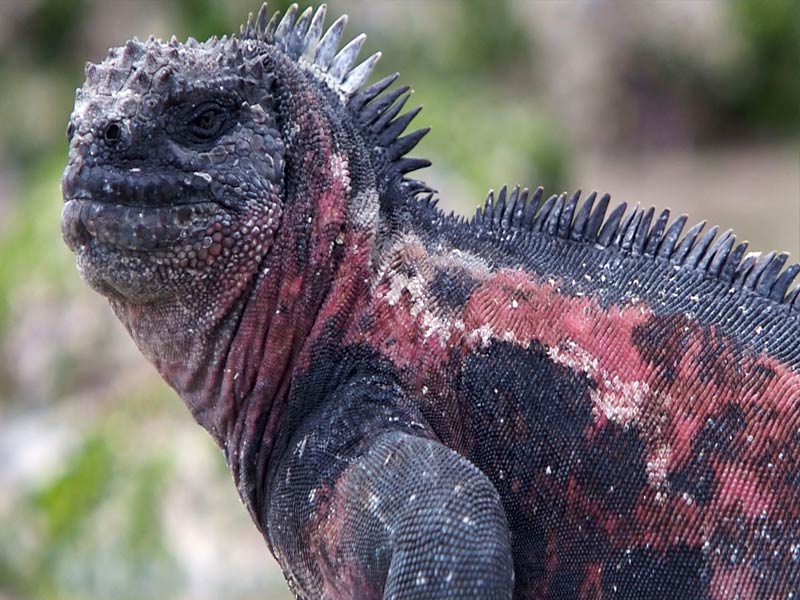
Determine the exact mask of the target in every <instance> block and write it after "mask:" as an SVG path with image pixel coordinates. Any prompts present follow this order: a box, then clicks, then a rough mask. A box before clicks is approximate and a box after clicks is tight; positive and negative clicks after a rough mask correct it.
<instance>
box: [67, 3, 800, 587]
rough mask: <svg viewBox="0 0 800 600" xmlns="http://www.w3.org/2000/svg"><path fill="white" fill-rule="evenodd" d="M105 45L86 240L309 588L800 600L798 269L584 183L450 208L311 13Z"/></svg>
mask: <svg viewBox="0 0 800 600" xmlns="http://www.w3.org/2000/svg"><path fill="white" fill-rule="evenodd" d="M267 16H268V15H267V11H266V7H264V8H262V10H261V12H260V13H259V15H258V17H256V18H255V19H253V18H251V19H250V20H249V21H248V23H247V25H246V26H245V27H243V29H242V32H241V35H239V36H237V37H231V38H226V37H223V38H222V39H216V38H212V39H210V40H208V41H206V42H204V43H198V42H196V41H194V40H191V39H190V40H189V41H187V42H186V43H179V42H178V41H177V40H175V39H173V40H171V41H169V42H166V43H164V42H161V41H160V40H156V39H153V38H151V39H149V40H147V41H146V42H139V41H136V40H134V41H131V42H128V43H127V45H125V46H123V47H121V48H116V49H113V50H111V52H110V54H109V56H108V57H107V58H106V59H105V60H104V61H103V62H102V63H101V64H99V65H92V64H90V65H87V69H86V83H85V84H84V86H83V87H82V88H81V89H80V90H78V93H77V97H76V102H75V110H74V112H73V114H72V116H71V118H70V125H69V129H68V136H69V138H70V152H69V163H68V165H67V167H66V169H65V171H64V176H63V181H62V185H63V192H64V200H65V204H64V209H63V215H62V228H63V233H64V239H65V240H66V242H67V244H68V245H69V247H70V248H71V249H72V250H73V251H74V252H75V254H76V257H77V263H78V269H79V271H80V273H81V275H82V277H83V278H84V279H85V280H86V281H87V283H89V285H91V286H92V287H93V288H94V289H96V290H97V291H98V292H100V293H101V294H103V295H105V296H106V297H108V299H109V302H110V304H111V307H112V308H113V310H114V311H115V313H116V314H117V316H118V317H119V318H120V320H121V321H122V323H123V324H124V325H125V327H126V328H127V329H128V331H129V332H130V334H131V336H132V337H133V339H134V341H135V342H136V344H137V345H138V347H139V348H140V349H141V351H142V352H143V353H144V355H145V356H147V358H148V359H150V360H151V361H152V362H153V364H154V365H155V366H156V368H157V369H158V370H159V372H160V373H161V374H162V376H163V377H164V378H165V379H166V380H167V381H168V382H169V384H170V385H171V386H172V387H173V388H175V390H176V391H177V392H178V394H179V395H180V396H181V398H183V400H184V401H185V403H186V405H187V406H188V407H189V409H190V410H191V412H192V414H193V416H194V418H195V419H196V420H197V421H198V422H199V423H200V424H201V425H203V427H205V428H206V429H207V430H208V431H209V432H210V433H211V435H212V436H213V437H214V439H215V440H216V442H217V443H218V444H219V445H220V447H221V448H222V449H223V451H224V454H225V458H226V460H227V462H228V465H229V466H230V468H231V471H232V473H233V476H234V480H235V483H236V485H237V487H238V490H239V493H240V495H241V497H242V500H243V502H244V504H245V506H246V507H247V508H248V510H249V511H250V514H251V516H252V518H253V521H254V522H255V524H256V525H257V526H258V528H259V529H260V531H261V532H262V533H263V534H264V537H265V539H266V541H267V543H268V545H269V547H270V550H271V551H272V553H273V554H274V555H275V557H276V558H277V559H278V561H279V562H280V564H281V566H282V568H283V570H284V574H285V576H286V579H287V581H288V583H289V586H290V587H291V589H292V591H293V592H294V593H295V594H296V595H297V596H298V597H301V598H322V597H325V598H342V597H355V598H380V597H385V598H434V597H437V598H510V597H512V596H513V597H515V598H564V599H566V598H714V599H721V598H733V597H737V598H770V599H771V598H776V599H777V598H781V599H784V600H785V599H790V598H798V589H800V475H798V473H800V344H799V342H800V328H799V327H798V325H799V324H800V291H799V290H798V288H794V289H792V290H790V284H791V282H792V280H793V278H794V276H795V275H796V274H797V272H798V270H800V267H798V265H791V266H788V267H785V263H786V255H774V254H770V255H768V256H765V257H763V258H757V257H753V256H747V257H746V256H744V254H745V248H746V246H745V245H744V244H738V245H737V244H736V242H735V240H734V238H733V236H731V234H730V232H726V233H723V234H721V235H717V230H716V228H714V229H712V230H710V231H709V232H708V233H707V234H705V235H701V234H700V227H696V228H693V229H691V230H689V231H688V232H687V233H685V234H683V235H682V229H683V226H684V225H685V221H686V219H685V217H680V218H678V219H676V220H675V221H673V222H672V223H671V224H670V222H669V213H668V212H667V211H664V212H663V213H660V214H656V213H655V211H654V210H653V209H650V210H647V211H644V210H641V209H636V210H634V211H629V212H627V213H626V211H625V206H624V205H622V206H620V207H617V208H616V209H614V210H612V211H611V212H610V213H608V214H607V209H608V204H609V199H608V197H607V196H604V197H603V198H601V199H599V200H598V199H597V196H596V195H594V194H592V195H591V196H589V197H588V198H586V199H585V200H583V201H582V202H579V198H578V194H575V195H573V196H572V197H570V198H568V197H567V196H566V195H562V196H559V197H555V196H554V197H552V198H550V199H549V200H547V201H545V202H542V201H541V190H537V191H536V192H535V193H534V194H532V195H531V194H529V192H528V191H527V190H520V189H519V188H516V189H513V190H511V191H509V190H506V189H505V188H503V190H502V191H501V192H500V194H499V195H498V196H497V197H495V196H494V195H490V197H489V199H488V200H487V203H486V206H485V208H483V209H481V210H479V211H478V213H477V214H476V216H475V217H474V218H473V219H471V220H469V221H467V220H464V219H462V218H460V217H455V216H449V217H448V216H444V215H443V214H442V213H441V212H440V211H439V210H438V209H437V208H436V207H435V205H434V202H433V201H432V195H431V194H429V193H428V189H427V188H426V186H425V185H424V184H423V183H421V182H419V181H416V180H414V179H411V178H409V177H408V176H407V174H408V173H410V172H412V171H414V170H416V169H418V168H420V167H423V166H426V165H427V164H428V163H427V161H424V160H419V159H413V158H408V157H407V156H406V154H407V153H408V151H409V150H411V149H412V148H413V147H414V146H415V145H416V143H417V142H418V141H419V140H420V139H421V137H422V136H423V135H424V134H425V133H426V130H419V131H415V132H413V133H410V134H407V135H405V136H404V135H403V132H404V130H405V129H406V127H407V126H408V124H409V122H410V121H411V119H412V118H413V117H414V116H415V115H416V112H417V111H416V110H414V111H411V112H408V113H405V114H401V112H402V107H403V104H404V102H405V100H406V98H407V93H406V92H407V88H404V87H401V88H391V84H392V83H393V82H394V80H395V77H389V78H387V79H384V80H382V81H380V82H378V83H376V84H374V85H372V86H371V87H367V88H365V87H364V83H365V81H366V79H367V77H368V76H369V72H370V70H371V68H372V66H373V65H374V63H375V61H376V60H377V56H373V57H371V58H369V59H368V60H367V61H365V62H364V63H362V65H361V66H358V67H353V65H354V61H355V57H356V54H357V52H358V48H359V47H360V45H361V43H362V42H363V38H362V37H359V38H356V39H355V40H354V41H353V42H351V43H350V44H348V45H346V46H345V47H344V48H343V49H342V50H341V51H340V52H339V53H338V54H337V49H338V45H339V39H340V36H341V32H342V27H343V24H344V22H343V20H339V21H336V23H334V25H333V26H331V28H330V29H329V30H328V31H327V32H326V33H325V34H324V36H323V27H322V25H323V20H324V16H325V11H324V8H322V9H320V10H319V11H317V12H316V13H312V12H311V10H310V9H309V10H308V11H306V12H304V13H302V15H300V16H298V14H297V10H296V7H293V8H292V9H290V11H289V12H288V13H287V14H286V15H285V16H284V17H283V18H282V19H279V18H278V16H277V15H276V16H275V17H274V18H273V19H272V20H270V21H269V22H268V21H267Z"/></svg>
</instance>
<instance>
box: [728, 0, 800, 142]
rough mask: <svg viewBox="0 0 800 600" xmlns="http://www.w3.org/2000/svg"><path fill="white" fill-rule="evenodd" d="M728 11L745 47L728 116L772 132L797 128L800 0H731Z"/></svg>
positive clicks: (799, 118) (799, 114)
mask: <svg viewBox="0 0 800 600" xmlns="http://www.w3.org/2000/svg"><path fill="white" fill-rule="evenodd" d="M732 11H733V15H734V18H735V20H736V23H737V25H738V27H739V29H740V31H741V33H742V38H743V43H744V53H743V56H742V57H741V64H740V65H738V69H737V73H736V81H737V83H738V84H739V85H738V86H737V88H736V89H734V93H733V94H732V97H731V98H730V104H731V106H730V111H731V118H734V119H742V120H744V121H745V122H747V123H749V124H751V125H753V126H763V127H764V128H766V129H768V130H769V131H770V132H772V133H781V132H782V131H781V130H785V129H786V128H789V129H791V130H792V131H794V132H798V131H800V76H799V75H800V2H797V0H735V1H734V2H732Z"/></svg>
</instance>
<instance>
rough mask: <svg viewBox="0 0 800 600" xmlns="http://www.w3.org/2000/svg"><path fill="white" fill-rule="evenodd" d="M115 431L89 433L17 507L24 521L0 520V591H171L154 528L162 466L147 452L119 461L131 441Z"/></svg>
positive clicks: (77, 594)
mask: <svg viewBox="0 0 800 600" xmlns="http://www.w3.org/2000/svg"><path fill="white" fill-rule="evenodd" d="M128 429H130V427H128ZM119 431H121V430H120V429H118V428H116V427H112V428H109V429H108V430H106V431H102V432H101V431H95V432H90V433H89V434H88V435H87V437H86V439H85V440H84V441H83V443H82V444H81V445H80V446H79V447H78V448H77V449H76V450H75V451H74V452H72V453H71V454H70V455H69V456H68V458H67V459H66V461H65V463H64V466H63V468H62V470H61V471H60V472H59V473H57V474H56V475H55V476H54V477H53V478H51V479H49V480H47V481H45V482H44V483H43V484H41V485H40V486H39V487H38V488H37V489H35V490H33V491H32V492H31V493H30V494H29V495H28V496H27V498H23V499H22V505H21V507H20V508H19V509H18V511H19V514H18V515H17V518H18V519H19V517H24V520H22V521H21V522H19V523H12V522H11V521H10V520H9V519H3V520H0V526H2V530H3V531H4V532H5V533H3V534H0V590H3V589H5V590H8V591H13V592H15V593H17V594H24V595H25V596H26V597H32V598H43V599H50V598H84V599H94V598H98V599H99V598H110V597H114V598H142V597H155V596H158V597H164V596H165V595H167V594H168V593H169V592H170V590H173V589H175V588H176V586H177V584H178V582H179V581H180V573H178V572H177V571H176V568H175V564H174V561H173V559H172V557H171V555H170V554H169V552H168V550H167V546H166V545H165V542H164V539H163V524H162V522H161V512H162V499H163V495H164V485H165V482H166V479H167V476H168V474H169V465H168V463H167V462H165V461H164V460H162V459H160V458H158V457H157V456H155V455H153V454H152V453H151V452H145V453H137V455H136V458H133V459H131V458H130V457H129V456H126V454H127V451H128V450H129V449H130V447H131V445H132V444H135V441H134V440H132V439H130V438H129V437H128V436H127V435H125V434H120V433H119ZM11 518H13V516H12V517H11ZM9 532H15V535H13V536H11V535H9ZM15 538H16V539H17V540H24V542H23V543H20V541H17V543H15V542H14V539H15Z"/></svg>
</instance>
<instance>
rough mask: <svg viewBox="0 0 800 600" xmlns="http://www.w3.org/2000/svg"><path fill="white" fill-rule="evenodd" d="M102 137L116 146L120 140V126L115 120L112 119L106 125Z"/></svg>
mask: <svg viewBox="0 0 800 600" xmlns="http://www.w3.org/2000/svg"><path fill="white" fill-rule="evenodd" d="M103 137H104V138H105V140H106V142H107V143H108V144H109V145H111V146H116V145H117V144H119V143H120V142H121V141H122V126H121V125H120V124H119V123H117V122H116V121H112V122H111V123H109V124H108V125H106V129H105V131H103Z"/></svg>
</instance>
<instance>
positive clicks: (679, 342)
mask: <svg viewBox="0 0 800 600" xmlns="http://www.w3.org/2000/svg"><path fill="white" fill-rule="evenodd" d="M405 251H406V252H408V251H409V250H405ZM413 259H414V260H415V261H417V262H422V263H423V264H424V261H425V256H416V255H415V256H413ZM412 262H413V261H412ZM406 264H407V261H403V260H401V261H399V265H400V266H399V267H398V268H402V267H403V266H404V265H406ZM392 276H393V274H389V276H388V277H387V278H386V279H384V280H382V281H381V282H380V283H379V285H378V287H377V289H376V290H375V293H374V295H373V299H372V305H371V306H370V307H369V309H368V314H369V315H370V316H371V317H372V318H371V320H370V324H369V325H368V326H367V327H366V328H364V329H362V330H361V333H360V339H363V340H365V341H367V343H369V344H370V345H371V346H372V347H374V348H377V349H380V350H381V351H382V352H383V353H384V354H385V355H386V356H388V357H390V358H391V360H392V361H394V364H395V365H396V366H398V368H399V369H400V370H401V373H404V378H405V381H406V383H407V385H408V386H409V387H410V389H412V390H413V391H416V392H417V394H418V395H419V394H421V392H420V390H422V389H427V390H428V391H429V394H428V396H427V399H426V400H423V402H431V403H436V402H438V403H441V404H442V406H445V407H446V410H448V411H451V412H450V413H449V414H451V415H452V416H451V419H452V420H453V421H457V422H460V423H462V427H460V428H459V429H462V430H463V429H467V430H468V429H469V425H468V423H469V422H470V415H469V414H460V413H458V412H456V411H457V410H458V409H459V408H458V407H460V401H459V399H458V398H455V397H451V396H452V395H453V392H452V391H451V390H455V389H457V384H455V383H454V381H453V379H454V378H457V377H458V376H459V374H458V373H457V372H452V371H453V369H452V365H453V364H457V363H453V362H452V360H453V357H458V356H464V355H465V354H467V353H469V352H473V351H474V350H475V349H476V348H479V347H480V346H482V345H486V344H488V343H490V342H491V341H492V340H506V341H508V342H511V343H514V344H518V345H521V346H527V345H529V344H531V343H532V342H534V341H535V342H538V343H540V344H543V345H544V346H545V347H546V348H549V349H551V350H552V351H553V352H555V353H556V354H554V355H551V357H552V358H553V359H554V360H556V361H557V362H558V361H564V362H563V364H566V365H568V366H570V367H572V368H575V369H577V370H579V371H584V372H586V373H587V375H589V376H590V377H592V378H593V379H594V380H595V382H596V384H597V389H596V390H594V391H593V392H592V402H593V403H594V405H593V415H594V423H593V425H592V426H591V428H590V430H589V431H586V432H583V433H584V435H585V436H586V439H587V440H588V442H587V443H588V444H589V446H590V445H591V439H592V437H593V436H595V435H596V434H597V433H599V432H600V431H601V430H602V429H603V428H604V427H607V426H609V425H610V423H609V419H612V418H613V419H621V421H618V422H619V423H621V424H623V425H624V426H625V427H628V426H630V427H635V428H636V429H637V431H638V432H639V433H640V435H641V437H642V439H643V441H644V442H645V448H646V449H645V456H644V459H645V462H646V463H648V471H649V470H652V471H653V473H652V474H651V473H648V484H646V485H645V487H644V488H643V490H642V492H641V493H640V494H639V496H638V498H637V501H636V505H635V508H634V511H633V514H632V515H623V516H618V515H615V514H611V513H609V512H608V511H606V510H605V509H604V508H603V507H602V504H600V499H599V498H597V497H596V495H595V493H594V492H593V491H592V490H589V489H583V488H582V486H581V485H580V484H578V482H577V481H576V480H575V478H574V477H570V478H569V480H568V483H567V486H566V488H564V489H562V490H560V491H559V490H558V489H552V490H542V489H539V490H536V491H535V493H532V494H531V495H530V497H529V499H528V501H529V502H532V503H533V505H534V506H535V505H536V503H537V502H538V498H539V495H540V494H542V493H561V494H563V495H564V497H565V498H566V500H567V505H568V509H567V511H566V515H572V516H573V517H569V518H570V520H571V525H570V526H569V527H570V529H574V530H575V531H579V528H580V526H581V522H582V519H584V518H586V517H591V519H592V520H593V522H595V523H596V524H597V525H598V526H600V527H601V528H602V529H603V530H604V531H605V533H606V535H607V536H608V538H609V540H610V541H611V543H613V544H614V545H615V546H616V547H617V548H624V547H628V546H634V547H637V546H638V547H641V546H644V545H649V546H650V547H651V548H652V549H653V550H654V551H656V552H661V551H666V550H667V549H668V548H670V547H672V546H675V545H678V544H686V545H687V546H689V547H692V548H701V547H703V545H704V544H705V543H707V542H708V541H709V540H710V539H712V536H713V535H714V534H716V533H718V532H720V531H724V530H725V523H729V522H732V521H734V520H737V519H740V518H741V519H743V520H744V521H743V522H744V524H745V526H746V527H757V526H758V525H757V523H756V519H760V518H761V517H762V515H765V516H766V517H767V518H768V519H769V520H770V522H780V521H782V522H783V523H784V524H785V525H786V527H787V528H789V529H791V528H792V525H791V524H792V523H798V519H800V508H799V507H798V504H800V503H799V502H798V498H797V491H796V490H794V489H792V488H791V487H790V485H789V483H788V482H789V481H790V480H791V478H792V469H797V468H798V465H800V448H798V447H797V444H796V442H793V441H792V440H793V438H792V436H793V435H795V434H794V432H796V431H797V430H798V429H800V374H798V373H797V372H795V371H794V370H792V368H790V367H788V366H787V365H784V364H782V363H781V362H780V361H778V360H776V359H774V358H772V357H770V356H768V355H766V354H764V353H760V352H758V351H757V350H754V349H753V348H752V347H750V346H748V345H747V343H746V341H744V342H743V341H737V340H734V339H732V338H730V337H725V336H724V335H722V334H721V333H720V331H719V329H718V328H717V327H715V326H712V325H702V324H700V323H698V322H697V321H694V320H691V319H689V318H688V317H685V316H683V315H671V316H668V315H656V314H654V313H653V312H652V311H651V310H650V309H649V307H648V306H646V305H644V304H630V305H626V306H611V307H608V308H605V307H603V306H601V305H600V303H599V302H598V301H597V300H596V299H595V298H592V297H588V296H582V297H578V296H570V295H566V294H563V293H561V292H560V291H559V288H558V285H559V284H558V282H557V281H548V282H541V281H537V280H536V279H535V278H534V276H533V275H531V274H529V273H526V272H524V271H521V270H514V269H505V270H501V271H498V272H494V273H490V274H488V276H486V277H484V278H482V279H481V280H480V281H479V283H478V284H477V286H476V287H475V288H474V289H473V291H472V293H471V295H470V296H469V299H468V301H467V303H466V305H465V306H464V307H463V309H462V311H460V312H459V311H457V310H456V311H454V312H453V314H450V315H448V316H447V317H448V318H447V320H446V326H445V327H442V328H440V329H439V330H437V333H436V334H435V335H432V336H428V337H426V336H425V335H424V331H425V328H424V324H423V319H422V317H421V316H420V314H417V315H416V316H413V315H412V312H413V309H414V305H413V299H412V297H411V294H410V293H408V292H407V291H404V292H403V293H402V294H400V296H399V297H396V296H395V297H394V298H393V300H394V302H390V301H389V291H390V289H391V281H390V279H391V277H392ZM648 328H649V329H648ZM643 331H649V332H650V337H647V336H644V337H643V336H642V335H641V334H642V332H643ZM442 341H444V348H443V345H442V343H441V342H442ZM448 370H449V371H448ZM443 373H444V375H443ZM430 392H432V393H430ZM419 397H421V396H419ZM731 404H734V405H736V406H738V407H740V408H741V411H742V415H743V425H742V427H741V428H740V429H739V430H737V431H734V432H733V433H732V434H731V435H732V438H731V439H729V440H726V442H728V443H730V444H731V446H732V447H733V448H735V452H736V459H735V460H736V465H735V466H733V465H731V464H730V462H731V459H730V458H725V456H724V452H723V451H722V450H720V449H716V448H715V447H709V448H708V450H707V451H704V453H703V454H702V455H700V461H701V462H700V464H699V468H700V469H702V468H707V471H706V473H710V476H711V477H713V482H711V483H710V484H709V485H711V486H713V487H712V488H710V489H711V490H712V491H711V492H710V493H711V494H712V496H711V497H710V499H707V500H706V501H705V502H703V503H701V502H700V501H699V499H698V498H695V497H693V496H692V495H691V494H690V493H686V492H683V491H678V490H675V489H673V488H672V484H671V482H670V481H671V480H670V476H671V475H672V474H675V473H676V472H678V471H679V470H681V469H685V468H691V467H692V464H693V462H692V461H697V460H698V453H697V450H696V448H697V446H696V445H695V446H694V447H693V444H696V443H697V442H698V441H699V442H702V440H698V435H699V434H700V432H701V431H703V428H704V427H707V426H708V424H709V420H710V419H714V418H719V416H720V415H721V414H722V413H723V411H724V410H725V408H726V407H727V406H729V405H731ZM431 406H436V405H435V404H432V405H431ZM626 411H627V412H626ZM498 443H500V442H498ZM711 445H712V446H713V444H711ZM465 447H466V448H467V449H468V448H469V447H470V446H465ZM462 450H463V448H462ZM720 452H722V454H720ZM779 456H780V457H781V458H780V459H779V458H778V457H779ZM767 465H771V466H769V467H767ZM695 467H696V468H697V467H698V465H696V464H695ZM529 508H530V507H529ZM562 534H563V535H567V534H566V533H564V532H563V531H562ZM567 537H569V536H567ZM712 551H713V549H712ZM742 558H743V559H744V560H747V557H742ZM600 580H601V576H600V574H599V573H598V574H597V575H596V576H592V575H591V574H588V573H587V580H586V582H585V584H584V588H583V589H582V592H581V593H582V595H583V597H594V596H595V595H598V596H599V589H600V583H599V582H600ZM743 582H744V580H743ZM595 592H597V593H596V594H595Z"/></svg>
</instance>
